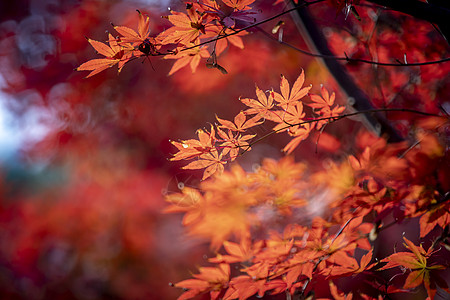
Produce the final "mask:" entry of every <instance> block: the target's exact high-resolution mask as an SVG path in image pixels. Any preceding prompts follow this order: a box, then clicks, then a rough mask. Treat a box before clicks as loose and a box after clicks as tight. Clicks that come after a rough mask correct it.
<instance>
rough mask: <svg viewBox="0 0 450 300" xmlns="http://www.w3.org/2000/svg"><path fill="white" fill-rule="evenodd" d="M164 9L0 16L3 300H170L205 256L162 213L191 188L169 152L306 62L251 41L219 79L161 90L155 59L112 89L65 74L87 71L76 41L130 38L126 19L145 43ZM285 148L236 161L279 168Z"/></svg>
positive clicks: (11, 11)
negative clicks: (146, 23) (122, 29)
mask: <svg viewBox="0 0 450 300" xmlns="http://www.w3.org/2000/svg"><path fill="white" fill-rule="evenodd" d="M168 6H171V7H173V8H176V7H181V8H182V7H183V4H182V3H181V2H176V3H169V1H165V0H160V1H110V0H108V1H76V0H67V1H63V0H61V1H57V0H28V1H26V0H24V1H2V2H1V3H0V88H1V92H0V295H1V297H0V298H1V299H174V298H176V297H177V296H178V295H179V294H180V291H179V290H177V289H174V288H172V287H170V286H169V283H170V282H177V281H180V280H183V279H186V278H188V277H189V276H190V272H195V271H196V266H199V265H202V264H204V263H205V262H206V258H207V255H210V253H209V250H208V245H207V243H206V242H205V241H201V240H197V239H194V238H191V237H187V236H186V235H185V234H184V232H183V228H182V227H181V216H180V215H167V214H162V213H161V211H162V209H163V208H164V206H165V203H164V198H163V196H164V195H165V194H166V193H168V192H175V191H177V190H178V186H179V185H180V184H186V185H191V186H195V185H196V184H197V183H198V182H199V179H200V178H201V172H199V173H198V174H197V173H195V172H191V171H190V172H185V171H183V170H180V166H182V165H183V164H182V163H181V164H180V163H171V162H168V158H170V157H171V153H173V152H174V151H175V149H173V148H172V146H171V144H170V143H169V139H172V140H176V139H178V138H180V139H187V138H193V137H194V136H195V131H196V130H197V129H198V128H201V127H204V126H208V122H214V121H215V113H219V116H220V117H222V118H232V117H233V116H234V115H235V114H236V113H237V112H239V110H241V109H242V106H241V104H240V102H239V101H238V98H239V96H246V97H254V93H255V83H257V84H258V86H260V87H261V88H267V89H269V88H271V87H272V86H273V87H277V86H278V85H279V74H281V73H283V74H285V75H286V76H287V77H288V78H289V79H290V80H294V79H295V78H296V76H298V74H299V73H300V70H301V67H303V68H306V67H307V66H308V62H306V61H303V62H300V61H299V58H298V55H297V54H295V53H294V52H292V51H290V50H287V49H280V47H279V46H278V45H277V44H276V43H273V42H272V41H270V40H266V39H264V37H256V36H255V37H253V36H252V37H249V38H248V39H247V40H246V41H245V49H244V50H241V49H237V48H235V49H233V48H230V49H229V50H228V51H227V53H226V54H225V55H224V57H223V58H220V59H221V60H220V64H221V65H223V66H224V67H225V68H226V69H227V71H228V73H229V74H228V75H223V74H222V73H221V72H220V71H218V70H214V69H207V68H206V67H205V66H204V63H203V64H201V65H200V66H199V68H198V69H197V72H196V73H195V74H194V75H193V74H192V73H191V70H190V69H187V68H186V69H182V70H180V71H178V72H177V73H175V74H174V75H173V76H170V77H168V76H167V73H168V72H169V70H170V68H171V66H172V64H173V61H170V60H161V59H159V58H150V59H151V62H152V65H153V67H154V70H153V69H152V67H151V66H150V64H149V62H148V61H143V62H141V61H140V60H139V61H134V62H132V63H129V64H128V65H127V66H126V67H125V68H124V69H123V71H122V73H121V74H120V75H119V76H117V71H116V69H110V70H107V71H105V72H102V73H101V74H99V75H97V76H94V77H92V78H89V79H83V77H84V76H86V75H87V72H83V73H82V72H75V71H73V69H74V68H76V67H78V66H79V65H80V64H81V63H83V62H85V61H87V60H90V59H93V58H97V57H98V56H97V55H96V53H95V51H94V49H93V48H92V47H91V46H90V45H89V44H88V43H87V41H86V39H85V37H89V38H92V39H95V40H99V41H105V40H106V39H107V33H106V31H109V32H111V33H113V34H114V30H113V28H112V26H111V25H110V22H113V23H114V24H120V25H126V26H129V27H131V28H137V13H136V9H139V10H140V11H141V12H143V13H145V14H148V15H149V16H150V18H151V23H150V27H151V30H152V33H154V34H155V35H156V34H157V33H159V32H161V31H162V30H164V29H165V28H168V26H169V23H168V22H167V20H163V19H161V17H160V16H161V15H167V14H169V12H168V9H167V8H168ZM267 7H269V8H270V9H272V8H271V3H269V4H267ZM280 9H281V8H280ZM273 12H275V10H274V11H272V12H271V11H270V10H268V11H267V13H273ZM294 34H295V32H294ZM243 55H244V56H245V59H246V62H245V63H242V57H243ZM268 70H274V71H273V72H268ZM315 73H316V74H319V73H318V71H315ZM309 83H310V82H309V81H308V84H309ZM285 141H286V139H284V140H282V141H281V142H280V143H279V146H280V147H278V148H276V147H273V146H268V145H262V146H261V147H260V148H258V149H259V150H257V151H254V152H253V153H254V154H251V156H249V157H248V158H246V159H247V160H248V161H259V159H260V158H261V157H262V156H264V155H270V156H278V157H279V156H281V153H280V150H279V149H281V147H282V145H283V143H284V142H285ZM241 162H242V163H245V161H241ZM248 165H249V166H250V165H251V162H250V163H248Z"/></svg>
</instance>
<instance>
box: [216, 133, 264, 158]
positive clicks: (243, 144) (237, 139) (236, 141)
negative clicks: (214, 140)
mask: <svg viewBox="0 0 450 300" xmlns="http://www.w3.org/2000/svg"><path fill="white" fill-rule="evenodd" d="M217 134H218V135H219V136H220V137H221V138H222V139H223V142H222V143H221V144H220V145H219V146H220V147H223V150H222V155H227V154H228V153H229V154H230V159H231V161H234V160H235V159H236V157H237V156H238V155H239V150H240V149H244V150H245V151H249V150H251V147H250V145H249V143H248V142H247V141H248V140H250V139H252V138H254V137H255V136H256V135H255V134H252V135H250V134H247V135H244V136H242V135H241V134H238V133H237V134H236V135H234V134H233V131H231V130H229V129H228V134H227V133H225V132H224V131H223V130H221V129H220V128H218V129H217Z"/></svg>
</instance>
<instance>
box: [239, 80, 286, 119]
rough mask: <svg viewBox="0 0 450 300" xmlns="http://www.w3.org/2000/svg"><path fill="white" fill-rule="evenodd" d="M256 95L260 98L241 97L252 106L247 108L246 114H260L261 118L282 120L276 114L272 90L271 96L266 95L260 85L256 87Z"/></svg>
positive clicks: (246, 103) (243, 101) (242, 100)
mask: <svg viewBox="0 0 450 300" xmlns="http://www.w3.org/2000/svg"><path fill="white" fill-rule="evenodd" d="M256 97H257V98H258V100H255V99H251V98H243V99H239V100H241V102H242V103H244V104H245V105H247V106H248V107H250V108H249V109H247V110H245V111H244V113H245V114H249V115H254V114H256V116H259V117H260V118H263V119H266V120H270V121H274V122H277V121H280V120H281V117H280V116H278V114H276V113H275V112H274V111H273V110H272V108H273V107H274V103H273V100H274V92H273V91H271V92H270V93H269V97H267V96H266V94H265V93H264V92H263V91H262V90H260V89H259V88H258V87H256Z"/></svg>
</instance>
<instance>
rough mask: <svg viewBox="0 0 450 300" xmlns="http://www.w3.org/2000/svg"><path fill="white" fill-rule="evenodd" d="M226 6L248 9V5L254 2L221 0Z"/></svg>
mask: <svg viewBox="0 0 450 300" xmlns="http://www.w3.org/2000/svg"><path fill="white" fill-rule="evenodd" d="M222 2H223V3H225V4H226V5H227V6H229V7H232V8H234V9H237V10H243V9H248V6H249V5H250V4H252V3H253V2H255V0H222Z"/></svg>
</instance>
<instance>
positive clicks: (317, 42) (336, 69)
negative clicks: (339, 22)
mask: <svg viewBox="0 0 450 300" xmlns="http://www.w3.org/2000/svg"><path fill="white" fill-rule="evenodd" d="M290 3H291V4H292V5H295V4H294V3H293V1H292V0H290ZM302 3H303V1H302V0H299V5H301V4H302ZM292 17H293V19H294V22H295V24H296V25H297V28H298V29H299V31H300V33H301V34H302V36H303V38H304V39H305V41H306V43H307V45H308V47H309V48H310V49H311V50H312V51H313V52H315V53H318V54H320V55H324V56H334V54H333V53H332V52H331V50H330V48H329V47H328V43H327V40H326V39H325V37H324V36H323V34H322V32H320V31H319V29H318V28H317V25H316V24H315V22H314V21H313V20H312V18H311V16H310V14H309V12H308V9H307V8H305V7H301V8H299V9H297V10H295V11H293V12H292ZM320 62H321V63H322V64H323V65H324V66H325V67H326V68H327V69H328V70H329V72H330V73H331V74H332V75H333V77H334V79H335V80H336V82H337V83H338V84H339V86H340V88H341V90H342V91H343V92H344V93H345V94H346V96H347V98H348V99H353V100H354V104H353V109H354V110H356V111H367V110H373V109H374V107H373V106H372V103H371V102H370V100H369V97H368V96H367V95H366V93H364V92H363V91H362V90H361V89H360V88H359V87H358V86H357V85H356V83H355V82H354V80H353V78H352V77H351V76H350V74H349V73H348V72H347V70H346V69H345V68H344V66H343V65H341V64H340V63H339V62H338V61H336V60H334V59H327V60H325V59H323V58H321V59H320ZM363 123H364V124H365V126H366V127H368V128H369V129H370V130H372V131H374V132H376V133H377V134H378V135H380V134H387V136H388V141H389V142H399V141H402V140H403V138H402V137H401V136H400V134H399V133H398V132H397V131H396V130H395V129H394V127H393V126H392V124H391V123H390V122H389V121H388V120H387V119H386V118H384V117H383V116H382V115H381V114H380V113H375V114H373V115H366V117H365V120H364V122H363Z"/></svg>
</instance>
